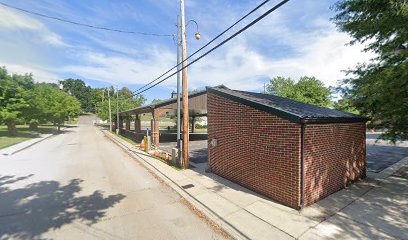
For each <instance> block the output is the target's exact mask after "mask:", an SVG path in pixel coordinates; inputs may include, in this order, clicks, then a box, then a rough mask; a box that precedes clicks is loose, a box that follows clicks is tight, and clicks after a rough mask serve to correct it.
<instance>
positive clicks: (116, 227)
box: [0, 116, 221, 239]
mask: <svg viewBox="0 0 408 240" xmlns="http://www.w3.org/2000/svg"><path fill="white" fill-rule="evenodd" d="M93 120H94V119H93V117H91V116H83V117H81V118H80V120H79V124H78V127H72V128H68V129H66V130H65V131H64V133H62V134H59V135H57V136H54V137H51V138H49V139H47V140H45V141H42V142H40V143H38V144H37V145H34V146H32V147H30V148H28V149H26V150H23V151H21V152H19V153H17V154H15V155H12V156H7V157H3V156H1V157H0V166H1V167H0V239H9V238H11V239H49V238H51V239H219V238H221V236H220V235H218V234H217V233H216V232H214V231H213V229H212V228H211V227H209V226H208V225H207V224H206V223H205V221H204V220H203V219H201V218H199V217H198V216H197V215H196V214H195V213H194V212H193V211H192V210H190V209H189V208H188V207H187V206H186V205H184V204H183V200H182V199H181V197H180V196H179V195H178V194H177V193H176V192H174V191H173V190H172V189H170V188H169V187H168V186H166V185H164V184H162V183H161V182H160V181H158V180H157V179H156V178H155V177H153V175H151V174H150V173H149V172H148V171H147V170H146V169H145V168H143V167H142V166H141V165H140V164H139V163H138V162H137V161H136V160H134V159H132V158H130V157H129V156H128V155H126V153H124V152H123V151H122V150H121V149H120V148H119V147H117V146H116V145H114V144H113V143H112V142H110V141H109V139H107V138H106V137H105V136H104V135H103V134H102V133H101V132H100V131H99V130H98V129H97V128H96V127H94V126H92V121H93Z"/></svg>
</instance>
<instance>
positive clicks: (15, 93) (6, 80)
mask: <svg viewBox="0 0 408 240" xmlns="http://www.w3.org/2000/svg"><path fill="white" fill-rule="evenodd" d="M16 79H18V80H22V81H21V82H24V83H25V84H27V83H29V82H30V81H31V82H32V78H31V76H21V77H18V76H16V75H13V76H10V75H9V74H8V72H7V70H6V68H5V67H2V68H0V122H3V123H5V124H6V125H7V127H8V131H9V132H15V131H16V127H15V126H16V122H17V121H18V120H21V119H22V118H23V111H24V110H25V109H26V108H27V107H28V102H27V90H26V89H25V88H24V85H23V86H21V85H19V82H18V81H16Z"/></svg>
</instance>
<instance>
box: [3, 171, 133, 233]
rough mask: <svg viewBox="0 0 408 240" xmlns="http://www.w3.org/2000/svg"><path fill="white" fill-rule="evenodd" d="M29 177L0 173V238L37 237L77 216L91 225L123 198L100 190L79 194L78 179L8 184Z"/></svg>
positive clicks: (120, 195)
mask: <svg viewBox="0 0 408 240" xmlns="http://www.w3.org/2000/svg"><path fill="white" fill-rule="evenodd" d="M30 177H32V175H28V176H23V177H16V176H0V239H4V238H16V239H37V238H41V235H42V234H43V233H46V232H48V231H49V230H53V229H58V228H61V227H62V226H64V225H66V224H69V223H72V222H74V221H77V220H79V221H81V222H83V223H85V224H89V225H92V224H94V223H96V222H98V221H99V220H101V219H102V218H103V217H104V216H105V215H106V210H107V209H108V208H111V207H113V206H114V205H115V204H117V203H119V202H120V201H121V200H122V199H124V198H125V195H123V194H115V195H109V196H104V194H103V193H102V192H101V191H94V192H93V193H92V194H90V195H83V194H80V192H81V187H80V184H81V183H82V182H83V181H82V180H81V179H72V180H71V181H70V182H69V183H68V184H66V185H63V184H61V183H60V182H57V181H40V182H36V183H32V184H29V185H26V186H24V187H21V188H10V187H11V186H8V185H10V184H13V183H17V182H19V181H22V180H25V179H28V178H30Z"/></svg>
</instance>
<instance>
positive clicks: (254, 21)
mask: <svg viewBox="0 0 408 240" xmlns="http://www.w3.org/2000/svg"><path fill="white" fill-rule="evenodd" d="M289 1H290V0H283V1H281V2H280V3H278V4H276V5H275V6H274V7H272V8H271V9H269V10H268V11H266V12H265V13H264V14H262V15H261V16H259V17H258V18H256V19H255V20H253V21H252V22H250V23H249V24H247V25H246V26H245V27H243V28H241V29H240V30H239V31H238V32H236V33H234V34H233V35H231V36H230V37H228V38H227V39H225V40H224V41H222V42H221V43H219V44H217V45H216V46H215V47H213V48H211V49H210V50H208V51H207V52H205V53H204V54H202V55H201V56H199V57H198V58H196V59H194V60H193V61H191V62H190V63H188V64H187V65H186V66H185V67H183V68H181V69H179V70H178V71H176V72H174V73H172V74H171V75H169V76H167V77H166V78H164V79H162V80H160V81H159V82H157V83H155V84H153V85H152V86H150V87H148V88H146V89H144V90H142V91H139V92H137V93H134V94H133V96H135V95H138V94H141V93H143V92H145V91H147V90H149V89H151V88H153V87H155V86H157V85H159V84H160V83H162V82H164V81H165V80H167V79H169V78H171V77H173V76H174V75H176V74H177V73H178V72H180V71H182V70H183V69H184V68H187V67H189V66H190V65H192V64H194V63H195V62H197V61H199V60H200V59H202V58H203V57H205V56H207V55H208V54H210V53H211V52H213V51H214V50H215V49H217V48H219V47H221V46H222V45H224V44H225V43H227V42H229V41H230V40H231V39H233V38H235V37H236V36H238V35H239V34H241V33H242V32H244V31H245V30H247V29H248V28H250V27H251V26H253V25H254V24H255V23H257V22H259V21H260V20H261V19H263V18H265V17H266V16H268V15H269V14H271V13H272V12H274V11H275V10H277V9H278V8H280V7H281V6H283V5H284V4H285V3H287V2H289ZM190 56H191V55H190Z"/></svg>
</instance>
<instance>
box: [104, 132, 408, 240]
mask: <svg viewBox="0 0 408 240" xmlns="http://www.w3.org/2000/svg"><path fill="white" fill-rule="evenodd" d="M103 132H104V133H105V134H106V135H107V136H108V137H110V138H111V139H112V140H113V141H114V142H115V143H117V144H118V145H119V146H121V147H122V148H123V149H124V150H126V151H127V152H128V153H129V154H130V155H132V156H133V157H135V158H137V159H138V160H140V162H141V163H142V164H143V165H145V166H146V167H147V168H148V169H149V170H151V171H152V172H153V173H154V174H156V175H157V176H159V177H160V178H162V179H163V181H165V182H166V183H167V184H168V185H170V186H171V187H172V188H173V189H174V190H176V191H177V192H178V193H179V194H180V195H182V196H183V197H184V198H185V199H186V200H187V201H189V202H190V203H191V204H192V205H193V206H194V207H195V208H197V209H198V210H199V211H201V212H202V213H203V214H205V215H206V216H207V217H208V218H210V219H211V220H212V221H214V222H215V223H216V224H218V225H219V226H220V227H221V228H223V229H224V230H225V231H226V232H227V233H229V234H230V235H231V236H232V237H234V238H236V239H376V238H381V239H406V238H407V236H406V234H405V233H406V232H408V219H407V218H406V216H408V180H407V179H404V178H399V177H393V176H391V174H392V173H393V171H394V170H395V169H396V168H397V167H398V166H400V167H402V166H404V165H406V164H407V163H408V158H405V159H404V160H402V161H400V162H399V163H398V166H394V170H393V169H391V170H390V169H386V170H388V172H387V173H383V174H381V173H379V174H378V175H370V176H369V177H368V178H367V179H366V180H364V181H361V182H359V183H357V184H354V185H352V186H351V187H349V188H347V189H344V190H341V191H339V192H337V193H335V194H332V195H331V196H329V197H328V198H326V199H323V200H322V201H320V202H318V203H317V204H314V205H312V206H310V207H307V208H305V209H303V210H302V211H300V212H299V211H297V210H294V209H291V208H288V207H286V206H283V205H281V204H279V203H276V202H274V201H272V200H270V199H267V198H264V197H263V196H261V195H258V194H257V193H254V192H252V191H250V190H248V189H246V188H244V187H241V186H239V185H237V184H234V183H232V182H230V181H228V180H226V179H224V178H221V177H219V176H217V175H215V174H212V173H206V172H205V171H204V170H203V169H204V168H203V167H198V166H197V167H196V168H192V169H188V170H183V171H180V170H176V169H174V168H172V167H171V166H168V165H166V164H165V163H163V162H161V161H159V160H157V159H154V158H152V157H151V156H149V155H147V154H146V153H144V152H142V151H140V150H139V149H138V148H136V147H134V146H133V145H132V144H130V143H128V142H126V141H125V140H123V139H121V138H119V137H117V136H116V135H114V134H112V133H110V132H108V131H105V130H103ZM193 165H194V164H193ZM396 170H398V169H396ZM396 170H395V171H396ZM384 171H385V170H384Z"/></svg>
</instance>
